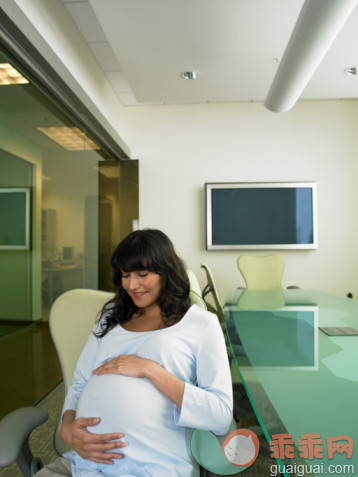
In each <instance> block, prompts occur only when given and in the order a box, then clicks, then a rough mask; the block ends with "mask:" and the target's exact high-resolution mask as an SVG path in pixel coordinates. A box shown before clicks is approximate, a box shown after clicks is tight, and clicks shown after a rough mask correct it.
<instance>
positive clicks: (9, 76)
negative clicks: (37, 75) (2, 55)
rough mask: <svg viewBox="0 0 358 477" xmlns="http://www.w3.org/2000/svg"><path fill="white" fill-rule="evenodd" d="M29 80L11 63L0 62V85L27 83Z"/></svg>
mask: <svg viewBox="0 0 358 477" xmlns="http://www.w3.org/2000/svg"><path fill="white" fill-rule="evenodd" d="M28 82H29V81H28V80H27V79H26V78H25V77H24V76H22V74H21V73H20V72H19V71H17V70H16V69H15V68H14V67H13V66H12V65H10V63H0V86H6V85H9V84H26V83H28Z"/></svg>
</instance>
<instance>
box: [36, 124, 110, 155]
mask: <svg viewBox="0 0 358 477" xmlns="http://www.w3.org/2000/svg"><path fill="white" fill-rule="evenodd" d="M36 129H37V130H38V131H41V132H42V133H43V134H45V135H46V136H47V137H49V138H50V139H52V140H53V141H55V142H57V144H59V145H60V146H62V147H64V148H65V149H67V150H68V151H87V150H90V149H100V147H99V146H97V144H96V143H95V142H93V141H92V139H90V138H89V137H87V136H86V134H85V133H84V132H83V131H81V129H79V128H77V127H75V126H73V127H66V126H63V127H51V128H36Z"/></svg>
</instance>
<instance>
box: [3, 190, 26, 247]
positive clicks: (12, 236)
mask: <svg viewBox="0 0 358 477" xmlns="http://www.w3.org/2000/svg"><path fill="white" fill-rule="evenodd" d="M29 249H30V189H29V188H26V189H21V188H6V189H0V250H29Z"/></svg>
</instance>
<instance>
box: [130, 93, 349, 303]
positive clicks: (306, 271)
mask: <svg viewBox="0 0 358 477" xmlns="http://www.w3.org/2000/svg"><path fill="white" fill-rule="evenodd" d="M126 114H127V120H128V123H129V124H131V130H130V131H129V134H128V141H129V144H130V145H131V147H132V149H133V151H135V153H136V155H137V156H138V157H139V158H140V179H139V182H140V224H141V227H146V226H150V227H158V228H161V229H163V230H164V231H165V232H167V233H168V235H169V236H170V237H171V238H172V239H173V240H174V242H175V245H176V247H177V250H178V252H179V253H180V254H181V255H182V256H183V257H184V258H185V260H186V261H187V263H188V266H189V267H190V268H191V269H192V270H193V271H194V272H196V273H197V276H198V278H199V281H200V282H201V285H204V272H203V271H202V270H201V269H200V262H202V261H205V262H206V263H207V264H208V265H209V266H210V267H211V268H212V271H213V273H214V276H215V278H216V282H217V285H218V288H219V291H220V294H221V297H222V298H224V296H225V295H226V292H227V291H228V290H229V289H230V288H232V287H236V286H240V285H243V284H244V282H243V279H242V278H241V275H240V273H239V272H238V270H237V267H236V258H237V256H238V255H239V253H241V252H239V251H206V250H205V218H204V183H205V182H248V181H252V182H257V181H274V182H275V181H317V184H318V215H319V248H318V250H316V251H288V252H287V251H286V252H282V256H283V257H284V259H285V261H286V270H285V272H284V285H285V286H286V285H290V284H296V285H299V286H301V287H305V288H318V289H322V290H326V291H328V292H336V293H338V294H345V293H346V292H348V291H352V292H353V293H354V294H355V295H357V293H358V274H357V272H356V271H357V269H358V251H357V243H358V225H357V220H356V213H357V212H356V204H357V203H358V188H357V177H358V161H357V152H356V151H357V148H358V134H357V133H358V123H357V115H358V101H320V102H300V103H298V104H297V105H296V106H295V107H294V109H293V110H292V111H290V112H289V113H285V114H281V115H279V114H274V113H270V112H268V111H267V110H265V109H264V107H263V105H262V104H260V103H241V104H219V105H209V104H206V105H191V106H190V105H189V106H163V107H161V106H158V107H157V106H156V107H139V108H128V109H127V110H126ZM242 253H244V252H242ZM250 253H251V252H250ZM265 253H270V252H257V254H260V255H263V254H265Z"/></svg>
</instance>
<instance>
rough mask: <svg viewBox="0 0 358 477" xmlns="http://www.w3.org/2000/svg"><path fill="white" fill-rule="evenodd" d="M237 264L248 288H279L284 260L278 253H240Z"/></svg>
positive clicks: (280, 287) (280, 286)
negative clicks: (257, 255) (260, 254)
mask: <svg viewBox="0 0 358 477" xmlns="http://www.w3.org/2000/svg"><path fill="white" fill-rule="evenodd" d="M237 266H238V268H239V270H240V272H241V273H242V275H243V277H244V279H245V282H246V288H247V289H248V290H280V289H282V285H281V284H282V274H283V269H284V267H285V262H284V260H283V258H282V257H281V256H280V255H266V256H264V257H254V256H250V255H240V257H239V258H238V259H237Z"/></svg>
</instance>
